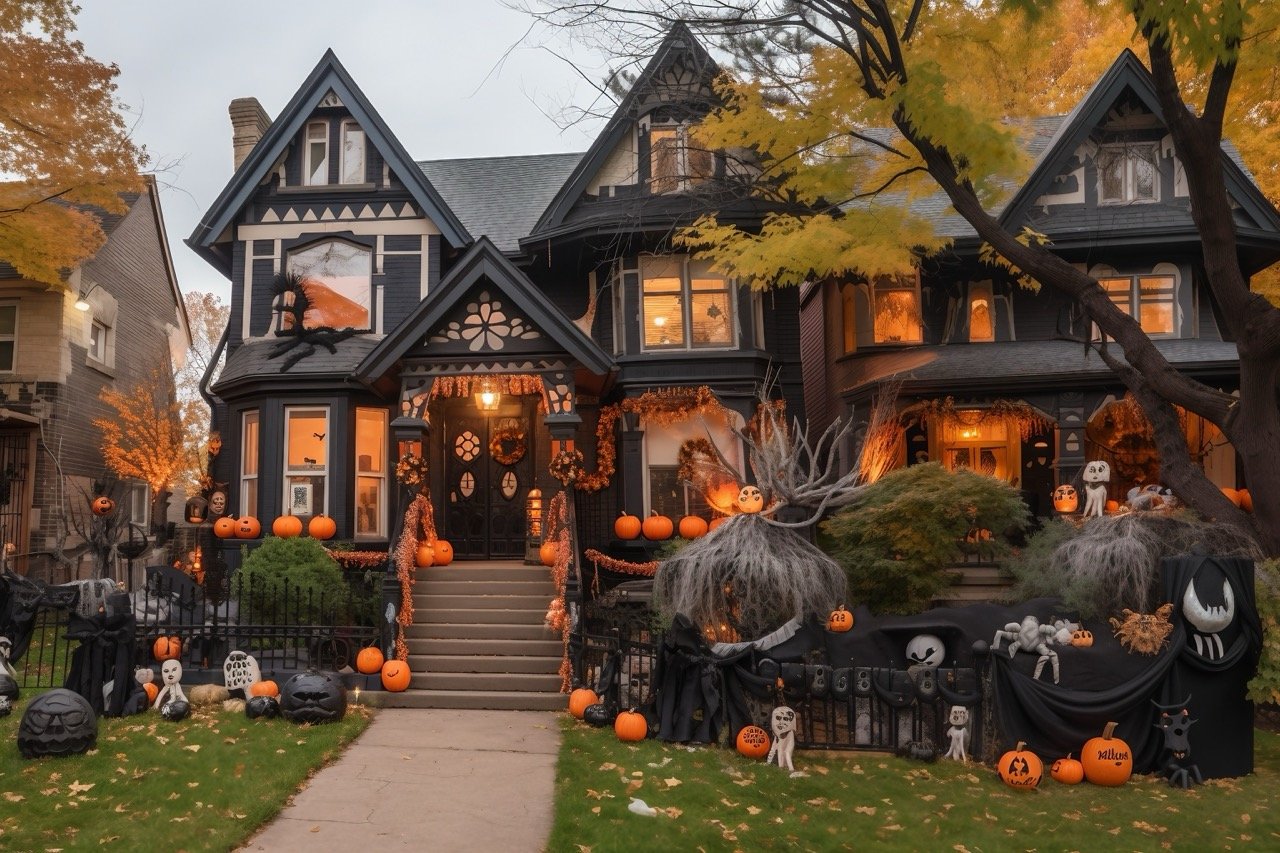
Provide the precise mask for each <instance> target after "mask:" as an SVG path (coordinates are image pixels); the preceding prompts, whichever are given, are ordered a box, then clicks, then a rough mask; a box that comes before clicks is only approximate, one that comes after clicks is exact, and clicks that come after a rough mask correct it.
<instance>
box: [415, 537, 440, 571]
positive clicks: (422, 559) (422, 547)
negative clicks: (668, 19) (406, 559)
mask: <svg viewBox="0 0 1280 853" xmlns="http://www.w3.org/2000/svg"><path fill="white" fill-rule="evenodd" d="M413 563H414V565H416V566H417V567H418V568H420V569H429V568H431V567H432V566H434V565H435V564H436V549H435V548H434V547H433V546H432V545H431V543H430V542H428V541H426V540H425V539H424V540H423V541H421V542H419V543H418V550H417V551H416V552H415V553H414V555H413Z"/></svg>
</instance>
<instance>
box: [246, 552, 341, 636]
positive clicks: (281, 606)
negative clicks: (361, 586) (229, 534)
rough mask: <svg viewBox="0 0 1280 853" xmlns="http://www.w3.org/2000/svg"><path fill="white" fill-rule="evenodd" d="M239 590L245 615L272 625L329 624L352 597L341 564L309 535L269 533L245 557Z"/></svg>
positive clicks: (255, 620)
mask: <svg viewBox="0 0 1280 853" xmlns="http://www.w3.org/2000/svg"><path fill="white" fill-rule="evenodd" d="M237 589H238V593H239V599H240V607H241V610H243V611H245V612H247V613H248V616H249V619H250V620H251V621H253V622H258V623H262V624H272V625H320V624H324V623H326V622H331V621H333V619H334V613H335V611H337V612H338V613H344V612H345V609H346V606H347V603H348V599H349V596H350V591H349V589H348V587H347V582H346V580H345V579H344V578H343V576H342V569H341V567H339V566H338V564H337V562H336V561H335V560H334V559H333V557H330V556H329V554H328V552H327V551H325V549H324V546H323V545H321V544H320V543H319V542H317V541H316V540H315V539H311V538H309V537H298V538H294V539H278V538H276V537H274V536H268V537H267V538H266V539H264V540H263V541H262V544H261V545H259V546H258V547H257V548H255V549H253V551H252V552H250V553H249V555H248V556H247V557H245V560H244V563H243V565H241V567H240V572H239V575H238V582H237Z"/></svg>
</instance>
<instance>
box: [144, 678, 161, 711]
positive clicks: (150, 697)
mask: <svg viewBox="0 0 1280 853" xmlns="http://www.w3.org/2000/svg"><path fill="white" fill-rule="evenodd" d="M142 689H143V690H145V691H147V704H148V705H150V704H152V703H154V702H155V701H156V697H157V696H159V695H160V688H159V687H157V686H156V685H155V684H153V683H152V682H150V681H148V682H147V683H146V684H144V685H142Z"/></svg>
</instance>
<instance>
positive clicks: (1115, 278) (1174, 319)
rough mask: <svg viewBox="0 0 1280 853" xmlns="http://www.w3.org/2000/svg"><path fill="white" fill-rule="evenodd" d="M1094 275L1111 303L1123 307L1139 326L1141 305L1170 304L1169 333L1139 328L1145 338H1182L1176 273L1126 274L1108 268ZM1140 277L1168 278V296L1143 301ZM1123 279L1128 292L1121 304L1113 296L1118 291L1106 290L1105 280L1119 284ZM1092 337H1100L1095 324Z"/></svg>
mask: <svg viewBox="0 0 1280 853" xmlns="http://www.w3.org/2000/svg"><path fill="white" fill-rule="evenodd" d="M1094 278H1095V279H1096V280H1097V282H1098V286H1099V287H1101V288H1102V289H1103V291H1104V292H1106V294H1107V298H1108V299H1110V300H1111V301H1112V303H1113V304H1115V305H1116V306H1117V307H1118V308H1121V310H1123V311H1124V312H1125V313H1126V314H1128V315H1129V316H1130V317H1132V318H1133V319H1134V320H1136V321H1137V322H1138V325H1139V326H1141V325H1142V307H1143V305H1157V304H1167V305H1168V306H1169V317H1170V326H1171V328H1170V330H1169V331H1168V332H1149V331H1147V330H1146V329H1145V328H1144V329H1143V330H1142V331H1143V333H1144V334H1146V335H1147V337H1149V338H1152V339H1154V340H1169V339H1172V338H1178V337H1181V334H1180V329H1179V322H1178V314H1179V311H1178V284H1179V276H1178V275H1176V274H1175V273H1173V272H1167V271H1163V270H1152V271H1151V272H1138V273H1129V274H1125V273H1118V272H1111V271H1108V272H1098V273H1096V274H1095V275H1094ZM1143 279H1167V280H1168V281H1169V288H1168V298H1167V299H1152V298H1148V299H1145V300H1144V299H1143V297H1142V281H1143ZM1126 280H1127V281H1128V283H1129V289H1128V294H1127V295H1126V297H1125V300H1126V301H1125V305H1121V303H1120V302H1119V301H1117V300H1116V299H1115V296H1117V295H1120V291H1118V290H1109V289H1108V288H1107V284H1106V283H1107V282H1117V283H1118V282H1122V281H1126ZM1126 305H1127V307H1126ZM1093 337H1094V338H1095V339H1099V338H1101V330H1099V329H1098V328H1097V326H1096V325H1095V326H1094V333H1093Z"/></svg>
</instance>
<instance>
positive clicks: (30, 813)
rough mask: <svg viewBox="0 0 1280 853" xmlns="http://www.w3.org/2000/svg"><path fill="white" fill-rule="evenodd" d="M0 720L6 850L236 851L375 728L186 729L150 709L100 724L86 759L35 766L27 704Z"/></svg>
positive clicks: (0, 843)
mask: <svg viewBox="0 0 1280 853" xmlns="http://www.w3.org/2000/svg"><path fill="white" fill-rule="evenodd" d="M35 695H36V693H35V691H24V692H23V696H22V701H21V702H19V704H18V707H17V708H16V709H15V711H14V713H13V714H11V715H10V716H8V717H4V718H2V719H0V850H22V851H46V850H47V851H52V850H64V851H73V850H95V849H97V848H98V847H100V846H106V847H108V848H111V847H114V848H115V849H119V850H141V849H147V850H173V851H177V850H229V849H232V848H234V847H236V846H237V845H238V844H239V843H240V842H242V841H244V840H246V839H247V838H248V836H249V835H250V834H251V833H253V832H254V830H256V829H257V828H258V827H259V826H261V825H262V824H263V823H265V822H266V821H268V820H270V819H271V818H272V817H273V816H274V815H275V814H276V813H277V812H279V811H280V809H281V808H282V807H283V806H284V804H285V800H286V799H287V798H288V797H289V795H290V794H292V793H293V792H294V791H295V790H296V789H297V788H298V786H299V785H300V784H301V783H302V782H303V781H304V780H305V779H306V778H307V777H308V776H309V775H310V774H311V773H312V772H314V771H315V770H316V769H317V768H319V767H320V766H322V765H324V764H327V763H328V762H330V761H332V760H333V759H334V757H335V756H337V754H338V753H339V752H340V751H341V749H342V747H343V746H344V745H346V744H347V743H349V742H350V741H351V740H352V739H353V738H355V736H356V735H358V734H359V733H360V732H362V731H363V730H364V728H365V726H367V725H368V723H369V714H370V712H369V710H368V709H367V708H363V707H361V708H358V709H353V710H352V711H351V712H349V713H348V714H347V717H346V719H344V720H343V721H342V722H340V723H336V724H333V725H327V726H296V725H293V724H292V723H287V722H285V721H284V720H279V719H277V720H249V719H247V718H246V717H245V716H244V714H240V713H232V712H228V711H223V710H221V709H218V710H216V711H215V710H212V709H206V708H197V709H195V713H194V714H193V716H191V717H190V718H188V719H186V720H183V721H182V722H178V723H171V722H169V721H167V720H164V719H161V718H160V716H159V714H157V713H155V712H154V711H148V712H147V713H146V714H141V715H139V716H135V717H124V718H119V719H104V720H100V721H99V724H98V748H97V749H96V750H92V751H90V752H89V753H87V754H85V755H79V756H69V757H66V758H43V759H35V760H27V759H24V758H22V757H21V756H20V755H19V754H18V747H17V742H16V738H17V730H18V723H19V721H20V719H21V716H22V711H23V708H24V707H25V705H26V702H27V701H29V700H30V699H31V698H33V697H34V696H35Z"/></svg>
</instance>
